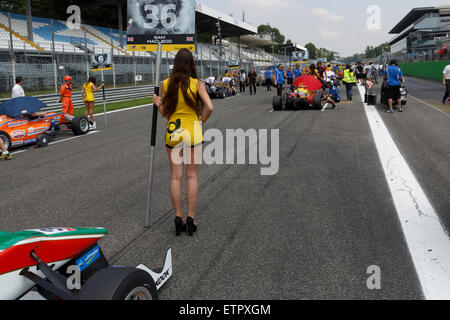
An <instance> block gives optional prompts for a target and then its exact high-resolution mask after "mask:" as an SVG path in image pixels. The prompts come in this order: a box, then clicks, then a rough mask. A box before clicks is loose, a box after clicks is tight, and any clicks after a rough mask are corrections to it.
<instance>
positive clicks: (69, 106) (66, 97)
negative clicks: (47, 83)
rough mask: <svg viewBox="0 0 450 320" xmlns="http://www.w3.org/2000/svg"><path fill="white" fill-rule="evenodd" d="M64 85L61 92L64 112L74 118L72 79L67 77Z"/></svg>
mask: <svg viewBox="0 0 450 320" xmlns="http://www.w3.org/2000/svg"><path fill="white" fill-rule="evenodd" d="M64 81H65V82H64V84H63V85H62V86H61V90H60V97H61V98H60V100H59V102H62V112H64V113H66V114H69V115H70V116H73V101H72V77H71V76H65V77H64Z"/></svg>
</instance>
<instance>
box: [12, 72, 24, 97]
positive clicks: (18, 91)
mask: <svg viewBox="0 0 450 320" xmlns="http://www.w3.org/2000/svg"><path fill="white" fill-rule="evenodd" d="M22 85H23V78H22V77H17V78H16V84H15V85H14V87H13V88H12V98H19V97H25V92H24V91H23V87H22Z"/></svg>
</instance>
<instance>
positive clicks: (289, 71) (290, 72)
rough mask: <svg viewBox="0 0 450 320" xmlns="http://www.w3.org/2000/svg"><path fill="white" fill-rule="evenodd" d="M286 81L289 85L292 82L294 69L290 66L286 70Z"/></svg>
mask: <svg viewBox="0 0 450 320" xmlns="http://www.w3.org/2000/svg"><path fill="white" fill-rule="evenodd" d="M286 78H287V83H288V85H289V86H292V85H293V84H294V70H293V69H292V68H288V69H287V71H286Z"/></svg>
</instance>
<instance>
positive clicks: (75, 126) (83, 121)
mask: <svg viewBox="0 0 450 320" xmlns="http://www.w3.org/2000/svg"><path fill="white" fill-rule="evenodd" d="M71 129H72V131H73V133H74V134H75V135H76V136H81V135H84V134H87V133H88V132H89V120H88V118H86V117H75V118H74V119H73V120H72V128H71Z"/></svg>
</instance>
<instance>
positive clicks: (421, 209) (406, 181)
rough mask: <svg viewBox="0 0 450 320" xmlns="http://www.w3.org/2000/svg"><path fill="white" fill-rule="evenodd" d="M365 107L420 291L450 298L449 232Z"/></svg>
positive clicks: (375, 113) (384, 129)
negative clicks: (420, 287)
mask: <svg viewBox="0 0 450 320" xmlns="http://www.w3.org/2000/svg"><path fill="white" fill-rule="evenodd" d="M358 88H359V93H360V94H361V98H363V100H364V92H363V89H362V87H358ZM364 110H365V112H366V115H367V118H368V120H369V124H370V128H371V130H372V134H373V137H374V140H375V144H376V147H377V150H378V155H379V157H380V161H381V164H382V166H383V170H384V173H385V175H386V179H387V182H388V185H389V189H390V192H391V195H392V198H393V200H394V204H395V208H396V210H397V214H398V216H399V219H400V223H401V226H402V229H403V233H404V236H405V239H406V243H407V244H408V248H409V252H410V254H411V257H412V260H413V263H414V267H415V269H416V272H417V275H418V277H419V281H420V284H421V286H422V291H423V294H424V296H425V298H426V299H430V300H443V299H445V300H447V299H450V239H449V236H448V234H447V232H446V231H445V229H444V227H443V225H442V223H441V221H440V220H439V217H438V215H437V214H436V212H435V210H434V209H433V207H432V205H431V203H430V201H429V200H428V198H427V197H426V195H425V193H424V191H423V190H422V188H421V187H420V185H419V182H418V181H417V179H416V178H415V176H414V174H413V173H412V171H411V169H410V168H409V166H408V164H407V163H406V160H405V159H404V158H403V156H402V155H401V153H400V151H399V150H398V148H397V145H396V144H395V142H394V140H393V139H392V137H391V135H390V134H389V130H388V129H387V127H386V126H385V124H384V122H383V120H382V118H381V117H380V115H379V113H378V111H377V110H376V108H375V106H369V105H367V104H366V103H364ZM389 116H401V114H399V113H395V114H390V115H389ZM399 267H401V266H399Z"/></svg>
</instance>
